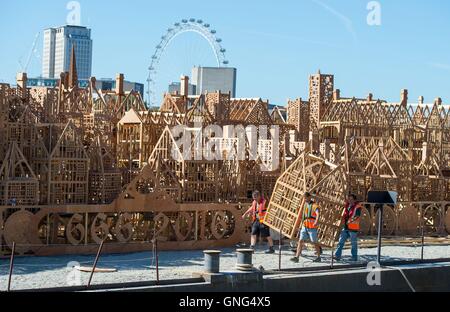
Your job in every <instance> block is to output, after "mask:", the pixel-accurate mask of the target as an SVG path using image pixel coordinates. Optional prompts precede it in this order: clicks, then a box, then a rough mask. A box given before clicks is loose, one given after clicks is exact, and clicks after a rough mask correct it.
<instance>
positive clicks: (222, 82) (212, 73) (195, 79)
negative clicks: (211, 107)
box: [192, 67, 236, 98]
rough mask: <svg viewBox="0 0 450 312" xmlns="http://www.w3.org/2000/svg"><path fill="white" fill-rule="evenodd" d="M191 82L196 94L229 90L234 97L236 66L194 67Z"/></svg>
mask: <svg viewBox="0 0 450 312" xmlns="http://www.w3.org/2000/svg"><path fill="white" fill-rule="evenodd" d="M192 84H193V85H194V86H195V89H196V90H195V91H196V94H197V95H199V94H203V93H206V92H215V91H221V92H223V93H225V92H231V97H233V98H234V97H236V68H231V67H194V68H193V69H192Z"/></svg>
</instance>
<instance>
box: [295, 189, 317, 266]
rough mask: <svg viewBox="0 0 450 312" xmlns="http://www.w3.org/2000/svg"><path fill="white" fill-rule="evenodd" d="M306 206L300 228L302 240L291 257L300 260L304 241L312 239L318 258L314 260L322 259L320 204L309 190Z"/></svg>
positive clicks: (306, 194)
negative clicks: (319, 224) (318, 225)
mask: <svg viewBox="0 0 450 312" xmlns="http://www.w3.org/2000/svg"><path fill="white" fill-rule="evenodd" d="M304 198H305V200H304V206H303V217H302V228H301V230H300V235H299V238H300V241H299V244H298V246H297V252H296V254H295V257H293V258H292V259H291V261H293V262H298V261H299V257H300V256H301V255H302V250H303V245H304V242H306V241H308V240H309V241H310V242H311V243H313V244H314V247H315V249H316V253H317V258H316V259H315V260H314V262H320V261H322V260H321V258H320V254H321V247H320V244H319V239H318V235H317V224H318V221H319V205H317V203H315V202H314V201H313V198H312V196H311V194H309V193H308V192H306V193H305V195H304Z"/></svg>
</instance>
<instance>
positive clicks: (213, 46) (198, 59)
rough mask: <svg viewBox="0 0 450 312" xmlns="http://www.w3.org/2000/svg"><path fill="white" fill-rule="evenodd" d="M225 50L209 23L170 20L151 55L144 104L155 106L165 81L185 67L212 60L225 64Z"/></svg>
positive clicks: (177, 75)
mask: <svg viewBox="0 0 450 312" xmlns="http://www.w3.org/2000/svg"><path fill="white" fill-rule="evenodd" d="M181 35H183V36H181ZM176 38H177V40H175V39H176ZM199 39H200V41H201V42H199ZM208 45H209V48H208ZM211 52H212V53H211ZM225 53H226V49H225V48H224V47H223V45H222V39H221V38H219V37H218V36H217V31H216V30H215V29H212V27H211V25H210V24H208V23H206V22H204V21H203V20H201V19H194V18H191V19H183V20H181V21H180V22H176V23H174V25H173V26H172V27H169V28H168V29H167V31H166V33H165V34H164V35H163V36H161V41H160V42H159V43H158V45H157V46H156V49H155V52H154V53H153V55H152V57H151V62H150V65H149V67H148V79H147V96H148V98H147V100H148V104H149V105H150V106H159V103H158V101H159V100H160V98H159V97H160V96H162V94H163V93H164V92H166V91H167V86H168V84H169V83H170V82H173V81H175V80H176V79H178V78H179V77H180V74H182V73H183V71H187V70H188V68H192V67H193V66H196V65H199V66H205V65H207V66H208V65H209V66H210V65H212V64H211V63H212V62H213V63H214V65H215V66H217V67H226V66H227V65H228V60H227V59H226V57H225ZM205 63H206V64H205Z"/></svg>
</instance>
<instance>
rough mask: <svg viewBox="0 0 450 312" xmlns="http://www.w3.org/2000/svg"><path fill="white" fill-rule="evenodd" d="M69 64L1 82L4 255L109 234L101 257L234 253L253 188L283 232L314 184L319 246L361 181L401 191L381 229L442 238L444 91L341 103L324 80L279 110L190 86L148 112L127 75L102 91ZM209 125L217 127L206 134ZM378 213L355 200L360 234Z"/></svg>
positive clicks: (65, 247)
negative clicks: (156, 251)
mask: <svg viewBox="0 0 450 312" xmlns="http://www.w3.org/2000/svg"><path fill="white" fill-rule="evenodd" d="M74 60H75V57H74V55H72V65H71V67H70V71H69V72H68V73H61V75H60V81H59V83H58V86H57V87H55V88H46V87H38V88H27V87H26V81H27V76H26V74H19V75H18V76H17V87H11V86H10V85H7V84H0V141H1V142H2V143H3V144H2V145H1V146H0V160H1V164H0V243H1V248H0V255H6V254H8V253H9V252H10V247H11V245H12V242H16V243H17V244H18V245H17V246H18V247H17V248H18V249H17V250H18V252H19V253H21V254H27V253H30V254H55V253H85V252H94V251H95V250H96V248H97V246H96V245H97V244H98V243H99V242H100V241H101V240H103V239H106V242H107V244H106V246H105V250H106V251H110V252H124V251H137V250H146V249H148V248H149V245H148V244H147V243H148V242H149V241H150V240H151V239H153V238H155V237H156V238H158V239H160V240H161V248H163V249H192V248H194V249H195V248H213V247H222V246H233V245H234V244H235V243H237V242H239V241H243V240H247V239H248V232H247V231H248V229H247V228H246V225H245V222H244V221H242V219H241V215H242V212H243V210H245V209H246V208H247V207H248V205H249V204H250V202H251V194H252V192H253V191H254V190H255V189H258V190H260V191H261V192H262V193H263V194H264V196H265V197H266V198H270V204H269V211H268V217H267V220H266V222H267V224H269V225H270V226H271V227H272V228H274V229H276V230H281V231H282V232H283V233H284V234H285V235H287V236H289V237H293V236H294V235H295V233H296V230H297V229H298V223H299V217H298V216H299V215H300V213H301V208H300V207H301V206H302V205H301V202H302V196H303V194H304V192H306V191H310V192H315V193H316V198H317V200H318V201H319V203H320V205H321V207H322V211H323V213H322V214H321V216H320V224H321V228H320V240H321V242H322V243H323V244H324V245H332V244H333V242H334V239H335V237H336V235H337V234H338V231H339V227H340V226H341V224H340V219H339V216H340V213H341V211H340V207H341V206H342V204H343V201H344V198H345V194H347V192H349V191H352V192H354V193H357V195H358V196H359V197H360V199H361V200H362V201H364V200H365V196H366V194H367V191H368V190H371V189H386V188H389V189H393V190H397V191H398V192H399V195H400V197H399V198H400V203H399V205H397V206H396V207H388V208H386V210H385V211H386V212H385V213H386V216H385V220H387V221H386V224H385V226H384V231H385V234H386V235H398V234H404V233H408V234H411V235H413V234H416V233H417V231H418V230H419V227H420V225H421V224H424V227H425V230H426V232H427V233H430V234H439V233H444V231H445V230H447V231H450V212H449V211H450V209H449V206H450V204H449V202H450V196H449V194H450V183H449V176H450V157H449V155H450V153H449V151H450V145H449V139H450V130H449V129H450V113H449V109H448V106H445V105H443V104H442V100H440V99H436V101H435V102H434V103H433V104H432V105H427V104H424V103H423V100H421V101H420V102H419V104H418V105H416V106H411V105H408V100H407V92H406V90H403V91H402V98H401V102H400V103H387V102H386V101H383V100H375V99H373V96H372V95H369V96H368V97H367V98H366V99H357V98H341V97H340V92H339V90H334V77H333V76H332V75H322V74H320V73H319V74H317V75H313V76H311V81H310V95H309V100H308V101H303V100H301V99H298V100H295V101H290V102H289V103H288V107H287V112H288V116H287V118H284V116H283V115H282V113H281V109H279V108H275V109H274V110H273V111H272V113H270V112H269V102H268V101H266V100H262V99H261V98H248V99H245V98H237V99H233V98H231V97H230V94H229V93H221V92H220V91H219V92H214V93H207V94H202V95H195V96H190V95H187V94H185V90H186V88H183V90H184V91H182V93H181V94H180V93H175V94H165V95H164V99H163V101H162V103H161V106H160V108H159V109H158V110H148V109H147V108H146V106H145V103H144V101H143V99H142V97H141V95H140V94H139V93H138V92H136V91H134V90H131V91H127V92H125V91H124V87H123V81H124V76H123V75H122V74H119V75H117V77H116V88H115V90H111V91H101V90H98V89H97V87H96V79H95V78H94V77H92V78H91V79H90V80H89V83H88V85H87V87H85V88H80V87H79V86H78V83H77V74H76V64H75V61H74ZM186 81H187V79H186V78H184V83H186ZM214 125H217V126H220V127H221V128H222V129H223V132H222V133H221V134H218V133H214V135H213V136H206V135H203V133H202V130H203V129H204V128H205V127H208V126H214ZM179 126H182V127H183V128H182V129H183V130H182V131H181V133H176V132H174V131H173V129H174V128H178V127H179ZM260 126H261V127H260ZM265 128H267V130H268V133H267V136H264V137H263V136H262V133H261V132H262V131H264V130H262V129H265ZM237 129H240V130H242V129H243V130H244V131H243V132H241V134H242V133H243V135H242V136H240V134H239V133H238V131H237ZM253 134H256V135H255V136H253ZM187 135H190V136H191V137H190V139H189V140H188V141H187V143H186V142H185V144H180V142H182V141H183V140H182V139H183V138H185V137H187ZM254 137H256V140H254V139H253V138H254ZM211 146H212V147H213V148H211ZM240 152H243V153H242V154H241V155H243V157H242V158H240V159H236V158H233V156H235V155H237V154H239V153H240ZM198 155H200V157H199V158H198V157H196V156H198ZM187 156H189V157H187ZM217 156H221V157H217ZM277 159H278V160H279V164H278V163H277V162H276V160H277ZM376 214H377V211H376V209H375V207H373V206H370V205H366V206H365V208H364V211H363V228H362V232H363V233H364V234H367V235H370V234H373V233H374V231H375V228H376V227H375V220H376Z"/></svg>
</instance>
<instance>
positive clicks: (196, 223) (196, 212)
mask: <svg viewBox="0 0 450 312" xmlns="http://www.w3.org/2000/svg"><path fill="white" fill-rule="evenodd" d="M194 240H196V241H197V240H198V210H197V211H195V232H194Z"/></svg>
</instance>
